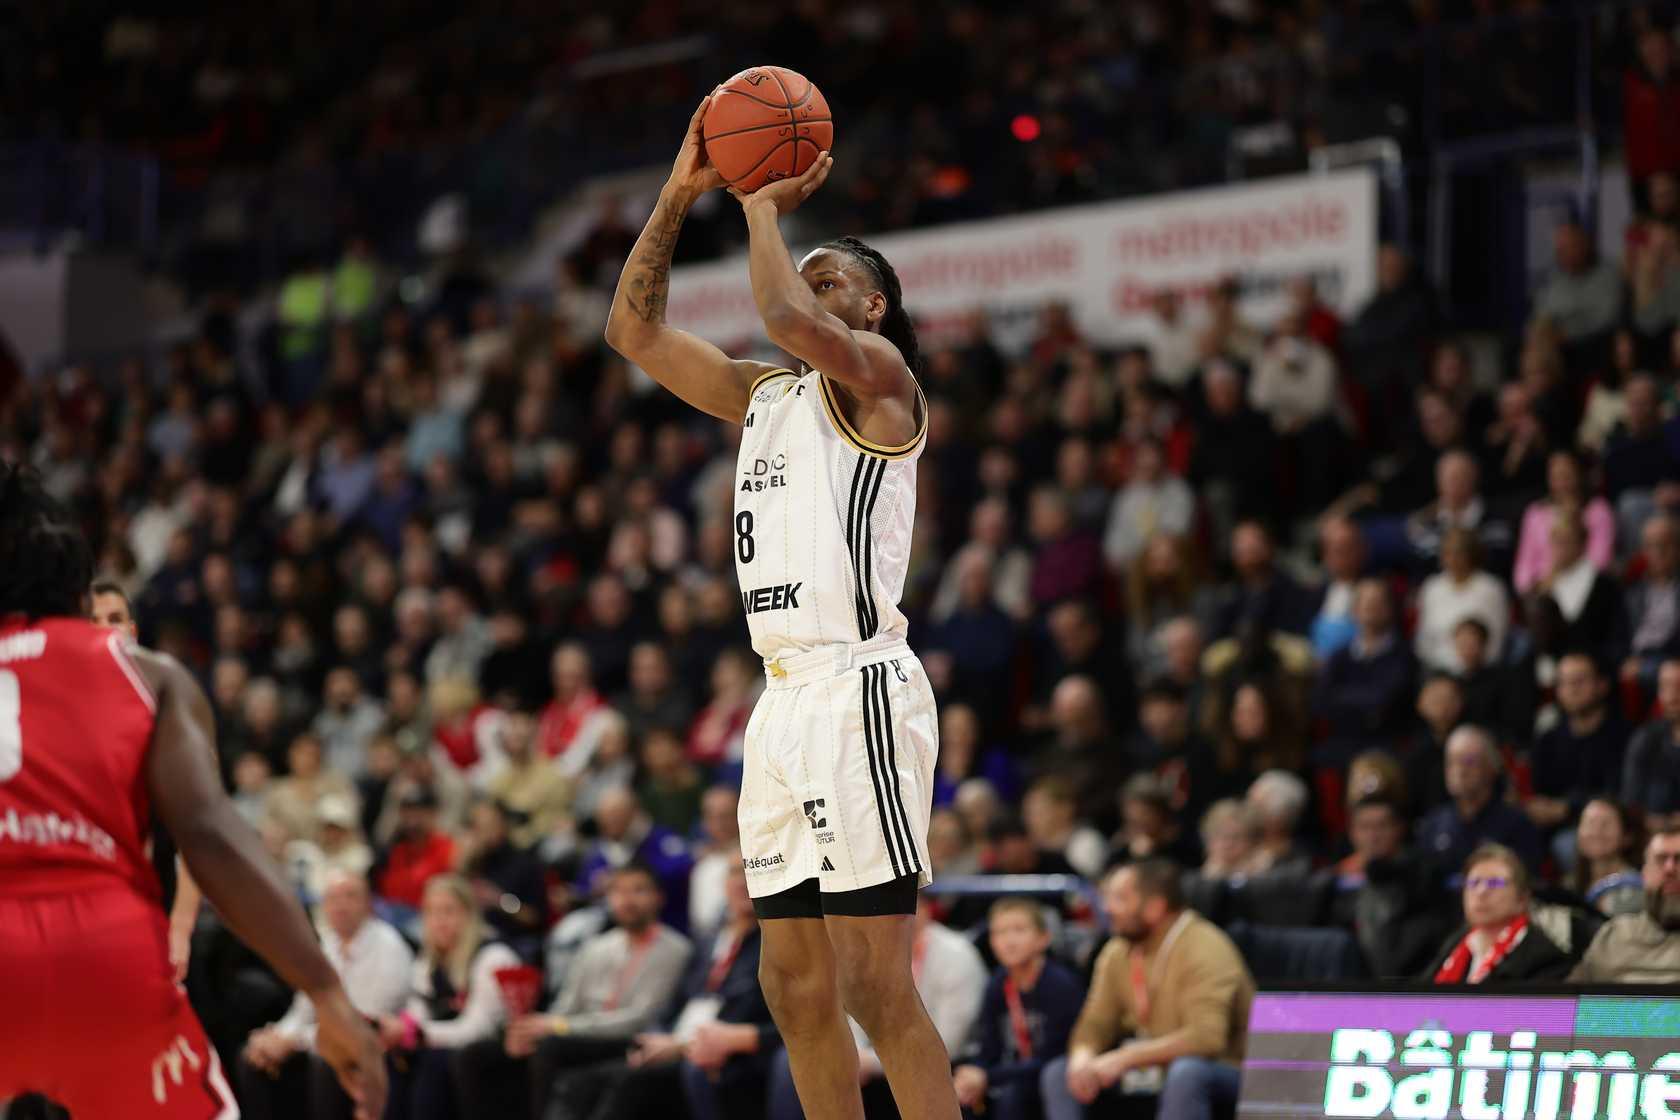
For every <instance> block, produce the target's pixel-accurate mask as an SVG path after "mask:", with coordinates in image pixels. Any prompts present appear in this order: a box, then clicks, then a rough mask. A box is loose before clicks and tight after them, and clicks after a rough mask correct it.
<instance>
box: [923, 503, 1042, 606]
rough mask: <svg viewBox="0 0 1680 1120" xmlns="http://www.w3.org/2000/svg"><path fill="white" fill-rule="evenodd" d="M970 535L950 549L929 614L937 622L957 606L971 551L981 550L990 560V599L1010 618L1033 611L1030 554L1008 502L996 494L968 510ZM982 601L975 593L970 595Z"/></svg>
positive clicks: (961, 595) (975, 599) (1031, 561)
mask: <svg viewBox="0 0 1680 1120" xmlns="http://www.w3.org/2000/svg"><path fill="white" fill-rule="evenodd" d="M968 523H969V539H968V541H967V542H966V543H965V544H963V545H962V546H961V547H960V548H958V549H957V550H956V551H955V552H954V553H952V555H951V558H950V559H949V560H948V561H946V563H945V570H944V572H943V574H942V575H941V576H940V581H939V588H938V590H937V591H935V592H934V596H933V604H932V606H930V607H929V609H928V618H929V619H930V620H931V621H933V622H935V623H939V622H942V621H944V620H945V618H947V617H948V616H949V615H950V614H951V612H952V611H953V610H955V609H956V606H957V601H958V599H959V598H962V597H964V596H963V594H962V592H961V589H960V587H959V583H960V581H961V579H962V573H963V572H964V570H965V568H964V565H965V563H966V560H965V557H966V556H968V555H969V554H970V553H974V552H980V553H983V554H985V555H986V556H987V557H988V558H989V559H990V561H991V570H990V575H991V590H992V594H991V596H990V599H991V601H994V602H995V603H996V604H997V606H998V607H1000V608H1001V609H1002V610H1003V611H1004V613H1005V614H1007V615H1009V617H1011V618H1016V619H1024V618H1026V617H1028V616H1029V615H1030V614H1031V613H1032V592H1031V586H1032V566H1033V560H1032V554H1031V553H1029V552H1028V551H1027V550H1026V549H1025V548H1023V547H1021V545H1020V544H1018V543H1017V542H1016V540H1015V538H1014V535H1013V531H1012V529H1011V526H1010V515H1009V503H1008V502H1007V501H1006V500H1005V499H1003V498H1001V497H997V496H991V497H985V498H982V499H980V501H979V502H977V503H976V504H975V506H974V509H973V512H971V513H970V514H969V522H968ZM969 597H970V598H972V599H973V600H974V601H977V602H978V601H985V599H984V598H983V597H981V596H979V595H978V594H977V593H976V594H975V595H973V596H969Z"/></svg>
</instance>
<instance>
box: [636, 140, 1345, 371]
mask: <svg viewBox="0 0 1680 1120" xmlns="http://www.w3.org/2000/svg"><path fill="white" fill-rule="evenodd" d="M1377 217H1378V215H1377V182H1376V176H1375V174H1374V172H1372V171H1371V170H1370V169H1368V168H1353V169H1349V170H1346V171H1338V172H1334V173H1331V174H1326V175H1299V176H1284V177H1279V178H1273V179H1266V180H1263V181H1260V182H1255V183H1244V184H1239V185H1236V186H1229V187H1215V188H1211V189H1208V190H1200V191H1189V192H1183V193H1177V194H1168V195H1156V196H1152V197H1150V198H1146V199H1140V200H1137V201H1127V202H1113V203H1102V204H1097V205H1091V206H1078V207H1069V208H1065V209H1057V210H1044V211H1039V212H1036V213H1033V214H1028V215H1024V216H1021V217H1013V218H999V219H994V220H991V221H985V222H968V223H962V224H955V225H948V226H939V227H936V228H933V229H927V230H920V231H915V232H909V233H894V234H887V235H883V236H881V237H878V238H874V237H867V236H866V237H865V240H867V241H869V242H870V243H871V244H873V245H875V246H876V247H877V248H879V249H880V250H881V251H882V253H884V254H885V255H886V257H887V259H888V260H889V261H891V262H892V264H893V267H894V268H895V269H896V270H897V272H898V274H899V278H900V280H901V281H902V283H903V286H904V297H905V303H906V305H907V306H908V307H909V309H910V312H911V314H912V315H914V316H915V317H916V319H917V322H918V323H919V324H920V325H921V327H922V329H923V330H925V331H928V332H930V333H934V334H938V333H940V331H941V330H942V328H946V327H949V326H950V325H951V324H952V323H953V322H956V321H959V320H960V319H962V318H963V317H965V316H967V315H969V314H970V313H972V312H974V311H976V310H984V311H986V312H988V313H990V315H991V316H992V318H993V319H994V320H995V321H996V323H997V324H998V326H999V327H1000V329H1001V330H1002V331H1003V333H1004V334H1006V335H1007V334H1009V333H1010V330H1011V326H1012V325H1014V326H1015V327H1016V328H1018V329H1017V330H1016V332H1015V333H1019V330H1021V329H1026V328H1027V327H1030V322H1031V320H1033V319H1036V317H1037V315H1038V314H1039V313H1040V311H1041V310H1042V308H1043V307H1044V305H1045V304H1047V303H1051V302H1057V301H1059V302H1061V303H1065V304H1066V305H1067V306H1068V308H1069V309H1070V310H1071V311H1072V313H1073V317H1074V320H1075V321H1076V322H1077V324H1078V325H1079V327H1080V329H1081V330H1082V331H1083V332H1084V333H1085V334H1086V336H1087V337H1089V338H1091V339H1092V340H1093V341H1095V342H1097V343H1099V344H1104V345H1115V344H1120V343H1125V342H1129V341H1140V340H1143V339H1146V338H1147V337H1148V336H1149V333H1150V330H1151V316H1150V313H1149V300H1150V298H1151V296H1152V295H1153V294H1154V293H1155V292H1157V291H1158V290H1160V289H1162V288H1164V287H1166V288H1173V289H1177V290H1179V291H1181V292H1183V293H1184V294H1185V295H1186V296H1187V297H1188V298H1189V300H1190V304H1191V306H1192V307H1193V306H1194V304H1195V303H1196V302H1197V301H1198V300H1199V298H1200V296H1201V295H1202V294H1203V293H1205V292H1206V291H1207V289H1208V288H1209V287H1211V286H1212V285H1214V284H1215V283H1217V282H1219V281H1220V280H1221V279H1223V278H1226V277H1235V278H1236V279H1237V281H1238V283H1239V284H1240V285H1241V289H1242V308H1243V311H1244V313H1245V314H1246V315H1248V316H1250V317H1252V318H1253V319H1254V320H1256V321H1259V322H1262V323H1266V322H1270V321H1271V320H1272V319H1273V318H1274V317H1275V316H1276V315H1277V314H1278V312H1279V311H1281V310H1282V308H1283V307H1284V304H1285V299H1286V295H1285V285H1286V284H1287V283H1288V281H1289V280H1291V279H1293V278H1294V277H1296V276H1300V275H1303V274H1310V275H1311V276H1313V277H1314V279H1315V280H1316V281H1317V283H1318V288H1319V292H1320V294H1321V295H1322V296H1323V298H1324V299H1325V300H1326V301H1327V302H1328V303H1330V304H1331V305H1333V306H1335V307H1337V308H1339V309H1340V310H1341V311H1343V312H1344V313H1345V312H1351V311H1353V310H1355V309H1357V308H1358V307H1359V306H1360V305H1361V304H1362V303H1364V302H1365V300H1367V299H1368V298H1369V297H1370V296H1371V294H1372V292H1373V291H1374V290H1375V286H1376V244H1377ZM835 232H836V233H838V232H852V231H835ZM809 248H810V246H809V245H795V246H793V251H794V254H795V257H796V259H797V257H799V256H801V255H803V253H804V252H805V251H807V250H808V249H809ZM667 313H668V316H669V319H670V321H671V323H673V324H674V325H676V326H679V327H684V328H686V329H688V330H691V331H694V332H695V333H697V334H699V335H701V336H702V337H705V338H708V339H711V340H712V341H714V342H716V343H718V344H719V345H722V346H724V347H725V348H727V349H731V350H733V351H735V352H737V353H739V352H740V348H741V347H743V346H752V345H754V344H755V343H756V342H758V341H759V340H761V338H762V333H763V332H762V328H761V326H760V323H759V318H758V312H757V310H756V308H755V307H754V306H753V300H752V291H751V289H750V287H749V286H748V281H747V263H746V259H745V258H744V257H738V258H734V259H731V260H726V261H717V262H713V263H708V264H703V265H690V266H683V267H679V268H676V269H673V270H672V272H671V295H670V302H669V306H668V312H667ZM1005 341H1006V342H1007V340H1005Z"/></svg>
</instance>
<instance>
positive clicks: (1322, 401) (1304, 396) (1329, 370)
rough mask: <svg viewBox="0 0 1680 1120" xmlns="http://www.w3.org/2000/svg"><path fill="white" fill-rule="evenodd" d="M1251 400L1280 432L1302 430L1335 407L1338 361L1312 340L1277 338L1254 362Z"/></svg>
mask: <svg viewBox="0 0 1680 1120" xmlns="http://www.w3.org/2000/svg"><path fill="white" fill-rule="evenodd" d="M1248 400H1249V403H1250V404H1252V405H1253V406H1254V407H1255V408H1256V409H1257V410H1259V411H1260V412H1264V413H1265V414H1266V415H1267V417H1268V418H1269V419H1270V420H1271V422H1272V427H1273V428H1274V429H1276V430H1277V431H1279V432H1295V431H1299V430H1300V429H1301V428H1303V427H1305V426H1306V425H1308V424H1310V423H1312V422H1313V421H1314V420H1317V419H1319V418H1320V417H1323V416H1328V415H1329V414H1330V412H1331V410H1332V409H1334V408H1335V407H1336V360H1335V359H1334V358H1332V357H1331V356H1330V351H1328V350H1326V349H1325V348H1324V347H1323V346H1320V345H1319V344H1318V343H1317V342H1315V341H1313V340H1312V339H1310V338H1304V337H1298V336H1285V337H1280V338H1275V339H1273V340H1272V341H1271V342H1270V343H1268V344H1267V345H1266V349H1265V350H1264V351H1263V352H1262V353H1261V355H1260V357H1259V359H1258V360H1257V361H1256V362H1255V363H1254V376H1253V377H1252V378H1250V379H1249V383H1248Z"/></svg>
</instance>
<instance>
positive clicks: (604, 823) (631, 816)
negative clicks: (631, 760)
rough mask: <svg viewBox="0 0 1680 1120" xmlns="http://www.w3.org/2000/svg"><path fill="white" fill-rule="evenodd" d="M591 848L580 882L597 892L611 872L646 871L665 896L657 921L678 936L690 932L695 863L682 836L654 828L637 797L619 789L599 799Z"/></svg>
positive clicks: (611, 790) (580, 873) (583, 864)
mask: <svg viewBox="0 0 1680 1120" xmlns="http://www.w3.org/2000/svg"><path fill="white" fill-rule="evenodd" d="M595 829H596V839H595V843H594V844H593V845H592V846H591V847H590V848H589V849H588V851H587V852H586V853H585V855H584V858H583V863H582V866H581V867H580V868H579V870H578V883H579V885H580V886H581V887H582V888H583V889H584V890H585V891H586V892H587V893H589V894H592V895H593V894H597V893H599V891H600V889H601V888H602V886H603V885H604V884H605V882H606V880H607V878H608V877H609V876H610V873H611V872H612V871H613V870H614V869H616V868H619V867H623V866H624V865H625V864H627V863H631V862H634V863H637V864H640V865H641V866H644V867H646V868H647V869H648V870H649V871H650V872H651V873H652V874H653V875H654V877H655V878H656V879H657V880H658V883H659V889H660V892H661V894H662V895H663V897H664V907H665V909H664V911H663V912H662V913H661V915H660V918H661V920H662V921H663V922H664V923H665V924H666V925H668V926H670V927H671V928H672V929H675V930H678V931H679V932H680V931H682V930H685V929H687V928H688V875H689V872H690V871H691V870H693V868H694V861H693V859H692V858H691V857H690V856H689V854H688V847H687V845H685V844H684V843H683V839H682V837H681V836H678V835H677V834H676V833H674V832H672V831H670V830H669V829H666V828H661V827H660V826H659V825H657V824H654V823H653V820H652V818H650V817H649V816H648V814H647V811H646V810H644V809H643V808H642V805H641V803H640V802H639V801H638V800H637V799H636V795H635V793H633V792H632V791H631V790H629V789H625V788H623V787H619V788H616V789H610V790H608V791H607V792H606V793H605V794H603V795H602V797H601V801H600V804H599V805H597V806H596V807H595Z"/></svg>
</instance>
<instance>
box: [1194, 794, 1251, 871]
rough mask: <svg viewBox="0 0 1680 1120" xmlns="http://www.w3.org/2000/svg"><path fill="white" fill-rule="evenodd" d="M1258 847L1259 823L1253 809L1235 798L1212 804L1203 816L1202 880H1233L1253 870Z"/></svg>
mask: <svg viewBox="0 0 1680 1120" xmlns="http://www.w3.org/2000/svg"><path fill="white" fill-rule="evenodd" d="M1259 845H1260V819H1259V817H1258V816H1256V815H1255V812H1254V810H1253V809H1251V808H1249V806H1248V805H1247V804H1246V803H1244V802H1242V801H1239V800H1237V799H1236V798H1234V797H1227V798H1225V799H1224V800H1223V801H1215V802H1214V803H1213V804H1212V805H1210V806H1208V811H1207V812H1206V813H1204V814H1202V850H1203V851H1204V852H1206V853H1207V857H1206V859H1204V860H1203V862H1202V877H1203V878H1204V879H1233V878H1238V877H1240V876H1244V875H1248V874H1250V873H1251V872H1252V871H1253V870H1254V857H1255V851H1256V849H1257V848H1258V847H1259Z"/></svg>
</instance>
